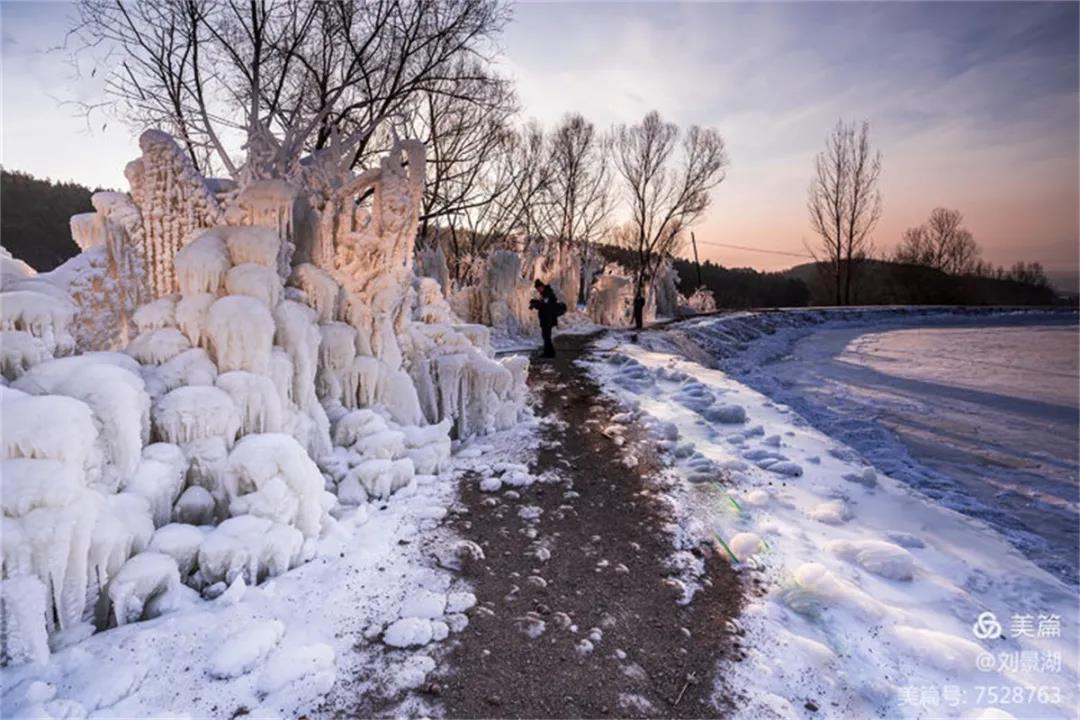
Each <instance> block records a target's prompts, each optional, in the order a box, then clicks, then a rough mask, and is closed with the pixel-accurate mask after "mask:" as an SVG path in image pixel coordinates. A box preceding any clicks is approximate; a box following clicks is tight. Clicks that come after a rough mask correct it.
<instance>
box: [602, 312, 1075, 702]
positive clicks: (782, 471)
mask: <svg viewBox="0 0 1080 720" xmlns="http://www.w3.org/2000/svg"><path fill="white" fill-rule="evenodd" d="M912 314H915V315H916V316H923V319H934V320H936V321H940V322H956V321H957V320H958V319H959V320H960V321H963V319H964V317H965V316H960V317H959V318H958V317H957V316H956V315H950V316H946V317H942V316H941V312H940V310H938V311H936V312H933V313H931V312H926V313H923V312H918V311H916V312H915V313H912V311H908V310H890V311H853V312H848V313H844V312H843V311H841V315H840V317H838V318H832V319H831V321H832V322H852V323H857V322H866V319H867V316H871V317H876V318H877V319H879V320H880V319H882V318H895V322H896V323H898V324H900V323H902V322H903V318H904V317H908V318H910V317H911V316H912ZM823 315H825V314H824V313H821V311H793V312H791V313H781V314H776V313H769V314H764V315H754V314H749V313H746V314H742V313H740V314H733V315H729V316H721V317H719V318H707V319H697V320H692V321H689V322H687V323H682V324H681V326H678V327H677V333H670V332H668V333H646V334H644V335H642V336H641V344H639V345H638V344H629V343H624V342H622V341H621V340H620V338H618V337H611V338H609V339H608V340H606V341H603V342H602V343H601V345H600V351H599V353H598V355H597V359H596V361H595V362H593V363H591V368H592V370H593V372H594V374H595V376H596V377H597V379H598V380H600V381H601V382H602V383H603V384H604V386H605V387H606V388H607V389H608V390H609V391H610V392H612V393H614V394H615V395H616V396H617V397H619V398H620V399H621V400H622V401H623V402H625V403H627V404H628V405H630V406H632V407H636V408H638V409H640V410H641V411H642V412H643V413H644V414H646V415H647V416H651V418H652V421H653V422H654V423H655V424H659V425H660V427H662V428H664V432H663V433H662V434H663V435H664V436H665V437H666V438H667V440H666V442H668V443H669V444H670V445H671V447H672V451H673V453H672V454H673V459H674V461H675V464H676V465H675V466H676V469H677V470H678V472H679V473H680V474H681V475H682V476H683V477H684V478H685V479H686V480H687V481H688V483H693V481H695V480H696V481H698V483H695V484H688V485H687V486H686V488H685V492H686V498H685V499H684V501H683V502H684V504H685V507H684V508H683V510H684V515H685V516H686V520H685V522H686V523H687V525H688V526H689V527H690V528H691V529H692V530H693V531H694V532H696V533H698V534H699V535H700V536H701V537H703V538H711V537H713V536H714V534H715V536H716V537H719V538H720V539H722V540H724V542H725V543H726V544H727V546H728V547H729V548H730V550H731V551H732V552H733V553H734V555H735V556H737V557H738V558H739V560H740V562H739V565H740V567H742V568H743V572H745V573H746V574H747V575H748V576H750V575H757V576H758V577H759V578H760V579H761V580H763V581H764V583H765V588H766V592H765V594H764V595H763V596H761V597H756V598H751V599H750V600H749V602H748V604H747V607H746V609H745V612H744V616H743V618H742V621H741V623H742V630H743V631H744V632H745V633H746V638H745V642H744V644H745V646H746V647H747V648H748V650H747V653H748V658H747V660H746V661H744V662H742V663H736V664H734V665H732V666H730V667H727V668H723V669H722V673H724V674H726V675H727V676H728V678H729V684H730V681H731V680H734V681H735V682H734V684H735V685H736V686H741V687H742V688H743V690H744V694H745V704H743V705H741V708H742V713H741V714H742V715H743V716H745V717H802V716H804V715H807V714H809V712H810V708H811V707H813V708H814V709H815V710H820V711H822V712H823V715H824V716H826V717H861V716H870V715H874V714H880V715H882V716H887V717H899V716H902V717H970V716H980V715H978V713H980V712H984V711H985V712H988V711H990V710H991V709H992V710H1003V711H1007V712H1009V713H1010V714H1011V715H999V716H997V717H1009V716H1015V717H1039V718H1044V717H1071V716H1072V714H1073V712H1074V709H1075V707H1076V695H1075V687H1076V682H1077V657H1076V643H1075V638H1076V630H1077V620H1078V617H1077V608H1076V596H1075V591H1074V589H1073V588H1070V587H1069V586H1067V585H1066V584H1064V583H1062V582H1061V581H1060V580H1058V579H1057V578H1055V577H1053V576H1051V575H1050V574H1048V573H1046V572H1045V571H1043V570H1042V569H1040V568H1038V567H1036V566H1035V565H1034V564H1033V563H1032V562H1030V561H1029V560H1028V559H1026V558H1025V557H1023V556H1022V555H1021V554H1020V553H1018V552H1017V551H1016V550H1014V549H1013V548H1012V547H1010V546H1009V544H1008V543H1007V542H1006V541H1005V540H1004V539H1003V538H1002V537H1000V536H998V535H997V534H996V533H994V532H993V531H992V530H990V529H989V528H987V527H986V525H984V524H983V523H981V522H979V521H977V520H973V519H971V518H968V517H965V516H963V515H960V514H958V513H956V512H954V511H952V510H950V509H948V508H946V507H942V506H941V505H939V504H938V503H935V502H934V501H933V500H931V499H928V498H927V497H925V496H924V495H922V494H921V493H919V492H916V491H915V490H913V489H912V488H911V487H909V486H908V485H907V484H906V483H904V482H901V481H899V480H897V479H895V478H892V477H888V476H887V475H884V474H880V473H878V472H876V471H875V470H874V469H873V468H871V467H869V466H868V465H867V464H866V463H865V462H863V461H862V459H861V458H860V456H859V453H857V452H856V451H855V450H853V449H852V448H851V447H848V446H846V445H844V444H842V443H841V442H837V440H836V439H834V438H831V437H829V436H828V435H826V434H824V433H822V432H820V431H818V430H815V429H814V428H812V427H811V425H810V423H808V422H807V420H806V419H805V418H803V417H801V416H800V415H799V414H798V413H797V412H796V411H794V410H793V409H792V408H791V407H789V406H787V405H785V404H782V403H779V402H776V401H775V400H774V399H771V398H770V397H767V396H766V395H765V394H762V393H761V392H759V391H757V390H755V389H754V388H752V387H750V383H749V382H748V381H747V379H746V376H747V375H750V374H751V373H750V372H749V371H750V369H753V368H760V367H761V365H762V364H763V363H764V361H765V359H766V358H768V357H778V356H782V355H783V353H784V352H785V348H786V347H787V346H788V345H789V343H790V341H791V340H792V338H794V337H797V336H800V335H804V334H805V333H806V332H808V331H809V330H808V328H812V327H814V326H818V325H820V324H821V322H822V321H824V320H830V318H828V317H823ZM986 317H987V316H986V315H985V314H979V316H978V321H979V322H982V321H985V319H986ZM717 323H722V324H723V327H722V328H720V329H719V330H720V332H717V328H716V327H711V328H710V327H709V325H710V324H712V325H715V324H717ZM678 333H683V336H682V337H679V336H678ZM695 336H696V337H695ZM702 336H705V337H706V342H708V341H709V340H711V342H712V345H711V346H707V347H708V349H709V351H711V352H702V345H703V344H706V343H705V342H699V341H698V340H699V339H700V338H701V337H702ZM691 338H692V339H691ZM757 338H766V339H765V340H762V341H760V342H758V343H754V342H753V340H754V339H757ZM688 340H689V342H688ZM713 353H715V355H714V357H719V359H720V360H719V362H716V363H715V364H719V365H721V366H722V367H724V368H725V369H724V370H719V369H715V368H710V367H707V366H706V365H704V364H702V363H701V362H695V361H694V360H690V359H687V357H686V356H687V355H689V356H691V357H693V358H694V359H695V360H702V361H707V360H709V359H710V356H712V355H713ZM765 375H767V370H760V373H759V376H758V377H757V379H758V380H760V376H765ZM674 438H677V439H674ZM721 473H722V474H723V475H724V476H726V477H727V481H726V483H725V484H723V485H716V484H713V483H710V482H701V481H703V480H707V479H708V478H710V477H715V476H716V475H717V474H721ZM984 612H992V613H994V614H995V616H996V618H997V619H998V621H999V622H1000V623H1001V624H1002V626H1003V638H1004V639H1001V640H996V641H991V640H989V639H984V638H980V637H979V636H977V635H975V634H974V632H973V626H974V625H975V624H976V622H977V620H978V618H979V616H980V615H981V614H982V613H984ZM991 666H992V667H991ZM987 667H989V668H990V669H989V670H984V668H987ZM1004 696H1007V697H1004ZM804 703H805V705H804ZM819 716H820V715H819ZM989 716H990V715H986V716H985V717H989Z"/></svg>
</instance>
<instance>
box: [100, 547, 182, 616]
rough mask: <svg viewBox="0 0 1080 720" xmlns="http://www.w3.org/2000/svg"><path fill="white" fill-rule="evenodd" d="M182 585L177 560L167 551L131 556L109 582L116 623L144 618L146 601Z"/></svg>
mask: <svg viewBox="0 0 1080 720" xmlns="http://www.w3.org/2000/svg"><path fill="white" fill-rule="evenodd" d="M179 585H180V573H179V571H178V570H177V568H176V561H175V560H173V559H172V558H171V557H169V556H168V555H165V554H164V553H157V552H144V553H140V554H138V555H136V556H135V557H133V558H131V559H130V560H128V561H127V562H126V563H124V565H123V567H121V568H120V570H119V572H117V573H116V575H115V576H114V577H113V579H112V580H111V581H110V582H109V600H110V602H112V606H113V615H114V617H115V618H116V624H117V625H125V624H127V623H130V622H135V621H137V620H140V619H142V617H143V612H144V610H145V609H146V605H147V603H149V602H150V601H152V600H153V599H154V598H155V597H157V596H159V595H162V594H165V593H168V592H171V591H173V590H175V589H176V588H177V587H178V586H179Z"/></svg>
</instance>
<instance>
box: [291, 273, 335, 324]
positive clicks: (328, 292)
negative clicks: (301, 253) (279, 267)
mask: <svg viewBox="0 0 1080 720" xmlns="http://www.w3.org/2000/svg"><path fill="white" fill-rule="evenodd" d="M292 282H293V284H295V285H296V286H297V287H298V288H300V289H301V290H303V291H304V295H306V296H307V299H308V304H310V305H311V307H313V308H314V309H315V312H317V313H318V316H319V322H320V323H327V322H330V321H332V320H335V319H336V318H337V315H338V308H339V307H340V304H341V286H340V285H338V284H337V281H336V280H334V278H333V277H331V275H330V273H328V272H326V271H325V270H323V269H321V268H319V267H316V266H315V265H312V264H311V263H303V264H300V265H297V266H296V267H295V268H293V272H292Z"/></svg>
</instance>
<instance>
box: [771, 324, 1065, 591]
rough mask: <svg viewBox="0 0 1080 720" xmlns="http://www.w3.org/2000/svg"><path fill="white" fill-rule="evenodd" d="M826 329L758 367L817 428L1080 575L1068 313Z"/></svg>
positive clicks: (1053, 565)
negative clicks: (1079, 569) (926, 324)
mask: <svg viewBox="0 0 1080 720" xmlns="http://www.w3.org/2000/svg"><path fill="white" fill-rule="evenodd" d="M962 323H963V324H955V325H948V324H945V325H942V324H940V323H935V324H934V325H933V326H929V327H901V328H897V326H896V324H895V323H894V324H892V325H889V326H880V327H875V326H861V327H860V326H848V327H828V326H826V327H823V328H820V329H819V330H817V331H815V332H812V333H810V334H809V335H807V336H806V337H803V338H802V339H800V340H797V341H796V342H795V344H794V345H793V346H792V348H791V352H790V354H789V355H786V356H785V357H783V358H781V359H779V360H778V361H776V362H775V363H773V364H771V365H770V366H769V367H768V368H767V372H768V373H769V374H770V375H773V376H774V377H775V378H776V379H777V380H778V381H779V383H780V385H781V387H783V388H784V390H785V392H784V395H785V396H790V397H785V399H787V400H790V399H792V398H795V399H796V401H795V402H793V404H794V405H795V406H796V407H797V409H798V410H799V411H800V412H801V413H802V414H803V415H804V416H805V417H807V419H809V420H810V421H811V422H812V423H813V424H815V425H817V426H818V427H819V428H820V429H822V430H824V431H826V432H828V433H829V434H832V435H834V436H835V437H837V439H840V440H843V441H844V442H846V443H848V444H849V445H851V446H852V447H854V448H856V449H857V450H858V451H859V452H861V453H862V454H863V455H864V456H866V457H867V458H868V459H870V460H871V461H873V462H874V464H875V465H877V466H878V467H880V468H881V469H882V470H885V471H886V472H888V473H889V474H891V475H893V476H894V477H897V478H900V479H904V480H906V481H908V482H909V483H910V484H911V485H913V486H914V487H917V488H918V489H920V490H921V491H923V492H925V493H926V494H927V495H930V496H932V497H935V498H938V499H940V500H941V501H942V502H943V503H945V504H947V505H949V506H950V507H953V508H955V509H957V510H959V511H961V512H964V513H966V514H968V515H972V516H974V517H978V518H980V519H982V520H984V521H986V522H987V523H989V524H990V525H991V526H993V527H994V528H995V529H997V530H999V531H1000V532H1002V533H1003V534H1005V535H1006V536H1007V537H1008V538H1009V540H1010V541H1011V542H1012V543H1013V545H1014V546H1015V547H1017V548H1018V549H1019V550H1021V551H1022V552H1023V553H1024V554H1026V555H1027V556H1028V557H1030V558H1031V559H1032V560H1033V561H1035V562H1036V563H1038V564H1039V565H1042V566H1043V567H1044V568H1046V569H1047V570H1050V571H1051V572H1053V573H1054V574H1056V575H1058V576H1059V577H1061V578H1062V579H1063V580H1065V581H1066V582H1069V583H1072V584H1076V583H1077V558H1078V548H1080V533H1078V525H1080V523H1078V517H1080V516H1078V511H1080V502H1078V501H1080V484H1078V483H1080V481H1078V477H1080V466H1078V462H1077V457H1078V454H1080V444H1078V430H1080V428H1078V424H1077V418H1078V409H1080V372H1078V356H1080V335H1078V332H1077V327H1076V320H1075V316H1066V317H1063V318H1062V317H1052V316H1038V315H1036V316H1034V317H1029V318H1026V319H1020V318H1015V317H1011V318H989V319H986V320H985V321H983V322H981V323H980V324H979V325H977V326H973V325H972V324H971V323H972V321H971V320H970V319H968V320H965V321H962Z"/></svg>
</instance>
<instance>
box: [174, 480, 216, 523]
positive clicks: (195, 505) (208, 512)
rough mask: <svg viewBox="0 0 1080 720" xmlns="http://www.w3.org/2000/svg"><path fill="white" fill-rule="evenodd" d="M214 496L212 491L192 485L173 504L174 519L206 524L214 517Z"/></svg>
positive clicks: (179, 521) (180, 521) (181, 521)
mask: <svg viewBox="0 0 1080 720" xmlns="http://www.w3.org/2000/svg"><path fill="white" fill-rule="evenodd" d="M214 506H215V503H214V498H213V496H212V495H211V494H210V491H209V490H207V489H206V488H204V487H200V486H198V485H192V486H190V487H189V488H188V489H187V490H184V492H183V493H182V494H181V495H180V499H178V500H177V501H176V505H174V506H173V519H174V520H176V522H178V523H187V524H190V525H206V524H207V523H210V522H212V521H213V519H214Z"/></svg>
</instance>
